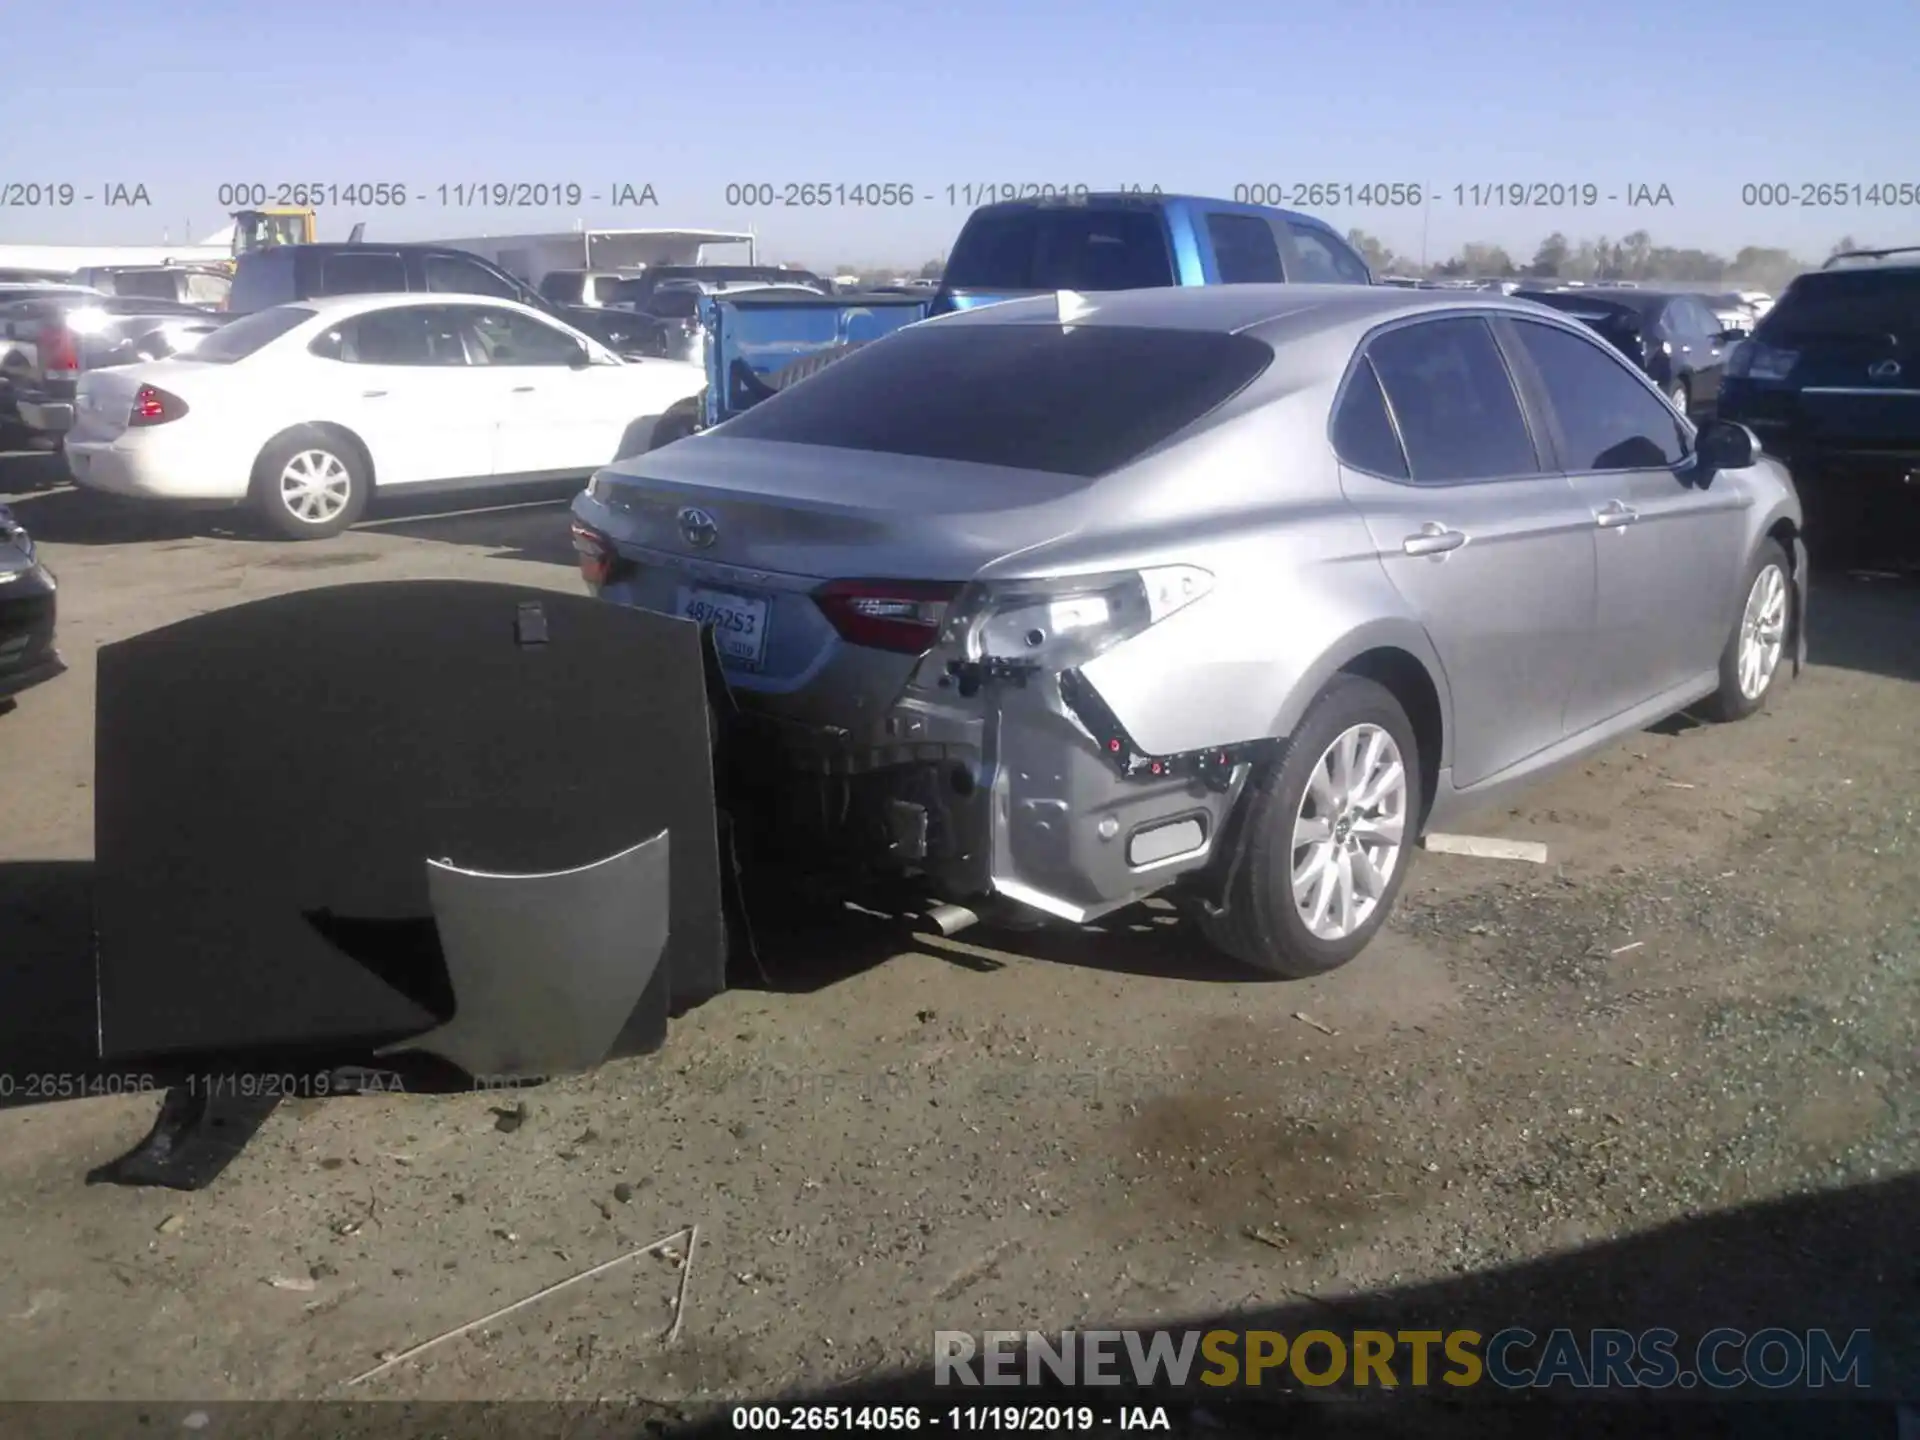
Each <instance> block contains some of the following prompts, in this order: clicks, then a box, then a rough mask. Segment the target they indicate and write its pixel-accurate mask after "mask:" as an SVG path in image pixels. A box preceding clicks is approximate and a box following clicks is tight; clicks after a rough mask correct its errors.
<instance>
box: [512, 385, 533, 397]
mask: <svg viewBox="0 0 1920 1440" xmlns="http://www.w3.org/2000/svg"><path fill="white" fill-rule="evenodd" d="M513 393H514V394H516V395H531V394H532V393H533V386H531V385H516V386H514V387H513Z"/></svg>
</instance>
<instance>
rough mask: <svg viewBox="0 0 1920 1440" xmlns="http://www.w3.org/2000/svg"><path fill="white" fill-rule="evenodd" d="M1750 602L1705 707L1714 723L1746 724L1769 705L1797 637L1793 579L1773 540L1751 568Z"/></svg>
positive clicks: (1737, 623)
mask: <svg viewBox="0 0 1920 1440" xmlns="http://www.w3.org/2000/svg"><path fill="white" fill-rule="evenodd" d="M1745 594H1746V599H1745V601H1744V602H1743V603H1742V604H1741V607H1740V618H1739V619H1738V620H1736V621H1735V622H1734V626H1733V634H1731V635H1729V636H1728V637H1727V646H1726V649H1724V650H1722V651H1721V652H1720V688H1719V689H1718V690H1716V691H1714V693H1713V695H1712V697H1711V698H1710V699H1709V700H1708V701H1707V704H1706V706H1705V708H1706V710H1707V712H1708V714H1709V715H1711V716H1712V717H1713V718H1714V719H1716V720H1744V719H1746V718H1747V716H1749V715H1751V714H1753V713H1754V712H1755V711H1757V710H1759V709H1760V708H1761V707H1762V706H1764V705H1765V704H1766V703H1767V697H1768V696H1769V695H1771V694H1772V693H1773V686H1774V682H1775V681H1777V680H1778V679H1779V678H1780V662H1781V661H1782V660H1783V659H1785V658H1786V653H1787V644H1788V641H1789V639H1790V638H1791V637H1792V635H1793V620H1794V615H1793V576H1792V572H1791V570H1790V569H1789V568H1788V564H1787V552H1786V551H1785V550H1784V549H1782V548H1781V546H1780V543H1779V542H1778V541H1777V540H1769V541H1767V542H1766V543H1765V544H1763V545H1762V546H1761V547H1760V551H1759V553H1758V554H1757V555H1755V556H1754V557H1753V561H1752V563H1750V564H1749V565H1748V566H1747V585H1746V591H1745Z"/></svg>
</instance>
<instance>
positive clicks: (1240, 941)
mask: <svg viewBox="0 0 1920 1440" xmlns="http://www.w3.org/2000/svg"><path fill="white" fill-rule="evenodd" d="M1420 765H1421V758H1420V753H1419V750H1418V747H1417V746H1416V745H1415V743H1414V737H1413V726H1412V724H1411V723H1410V722H1409V721H1408V719H1407V713H1406V711H1405V710H1404V709H1403V708H1402V707H1401V705H1400V702H1399V701H1398V700H1396V699H1395V698H1394V696H1393V693H1392V692H1391V691H1389V690H1388V689H1387V688H1386V687H1385V686H1383V685H1380V684H1379V683H1377V682H1376V681H1373V680H1368V679H1364V678H1363V677H1361V676H1358V675H1340V676H1336V677H1335V678H1334V680H1333V682H1332V683H1331V684H1329V685H1328V686H1327V688H1326V689H1325V690H1323V691H1322V692H1321V693H1320V696H1319V698H1317V699H1316V700H1315V701H1314V702H1313V704H1312V705H1311V706H1310V707H1309V708H1308V710H1307V713H1306V715H1305V716H1304V717H1303V718H1302V720H1301V722H1300V724H1299V726H1298V727H1297V728H1296V729H1295V731H1294V734H1293V737H1292V739H1291V740H1290V741H1289V742H1288V743H1287V747H1286V750H1285V751H1284V752H1283V754H1282V755H1281V757H1280V759H1279V761H1278V762H1277V763H1276V764H1274V765H1273V766H1272V767H1270V768H1269V769H1268V770H1266V771H1265V773H1264V774H1261V775H1260V776H1259V777H1258V778H1257V779H1256V781H1255V782H1254V788H1253V790H1252V792H1251V793H1250V794H1248V795H1247V796H1246V797H1245V802H1244V803H1246V804H1247V805H1248V806H1249V807H1250V808H1249V809H1248V811H1247V813H1246V816H1245V824H1244V826H1243V829H1242V831H1241V840H1240V844H1241V846H1242V850H1241V853H1240V855H1239V856H1238V857H1235V858H1237V860H1238V868H1237V871H1236V872H1235V875H1234V880H1233V883H1232V885H1231V886H1230V887H1229V890H1228V894H1227V895H1226V897H1225V900H1226V905H1225V909H1224V913H1222V914H1219V915H1208V916H1203V917H1202V920H1201V925H1202V928H1203V930H1204V932H1205V934H1206V936H1207V939H1208V940H1209V941H1210V942H1211V943H1212V944H1213V945H1214V947H1215V948H1216V949H1219V950H1221V951H1222V952H1224V953H1225V954H1227V955H1230V956H1232V957H1233V958H1234V959H1236V960H1239V961H1241V962H1242V963H1243V964H1246V965H1249V966H1251V967H1253V968H1254V969H1257V970H1261V971H1264V972H1266V973H1267V974H1269V975H1277V976H1282V977H1285V978H1289V979H1294V978H1303V977H1305V976H1309V975H1319V974H1323V973H1324V972H1326V971H1328V970H1332V969H1335V968H1336V967H1338V966H1341V965H1344V964H1346V963H1347V962H1348V961H1349V960H1351V959H1353V957H1354V956H1356V955H1358V954H1359V953H1360V952H1361V951H1362V950H1364V949H1366V947H1367V944H1368V943H1369V942H1370V941H1371V940H1372V939H1373V937H1374V935H1375V934H1376V933H1377V932H1378V931H1379V929H1380V927H1381V926H1382V925H1383V924H1385V923H1386V918H1387V914H1388V912H1389V911H1391V910H1392V908H1393V902H1394V900H1395V899H1396V898H1397V897H1398V895H1399V893H1400V885H1401V882H1402V881H1403V880H1404V878H1405V876H1406V871H1407V866H1408V864H1409V863H1410V862H1411V859H1412V850H1413V843H1414V841H1415V839H1416V838H1417V834H1418V830H1419V817H1420V803H1421V802H1420V797H1421V795H1422V793H1423V792H1422V790H1421V782H1420Z"/></svg>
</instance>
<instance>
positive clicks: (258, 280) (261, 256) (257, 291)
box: [227, 250, 302, 314]
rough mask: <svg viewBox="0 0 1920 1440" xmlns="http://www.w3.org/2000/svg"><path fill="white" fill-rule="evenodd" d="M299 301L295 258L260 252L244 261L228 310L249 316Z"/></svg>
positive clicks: (280, 252)
mask: <svg viewBox="0 0 1920 1440" xmlns="http://www.w3.org/2000/svg"><path fill="white" fill-rule="evenodd" d="M300 298H302V297H301V295H300V294H299V291H298V289H297V288H296V287H295V285H294V279H293V256H292V255H291V254H289V253H288V252H286V251H285V250H261V251H256V252H255V253H254V254H252V255H247V256H243V257H242V258H241V260H240V263H239V265H238V267H237V268H236V269H235V271H234V275H233V288H232V289H231V290H230V291H229V292H228V294H227V308H228V309H229V310H234V311H238V312H239V313H241V314H247V313H249V312H251V311H254V310H266V309H269V308H270V307H272V306H275V305H285V304H287V303H288V302H289V301H292V300H298V299H300Z"/></svg>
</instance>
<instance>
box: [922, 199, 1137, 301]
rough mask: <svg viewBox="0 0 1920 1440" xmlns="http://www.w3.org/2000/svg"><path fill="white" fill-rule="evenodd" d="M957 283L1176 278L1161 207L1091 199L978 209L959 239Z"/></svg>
mask: <svg viewBox="0 0 1920 1440" xmlns="http://www.w3.org/2000/svg"><path fill="white" fill-rule="evenodd" d="M946 283H947V284H948V285H949V286H951V287H953V288H954V289H958V290H987V291H994V290H1150V289H1153V288H1155V287H1157V286H1162V285H1171V284H1173V252H1172V250H1171V248H1170V247H1169V245H1168V243H1167V227H1166V222H1165V221H1164V220H1163V219H1162V218H1161V215H1160V212H1159V211H1158V210H1152V209H1145V208H1141V209H1134V208H1125V209H1113V210H1101V209H1097V208H1091V207H1077V206H1076V207H1073V208H1068V209H1059V210H1053V209H1040V208H1018V209H1013V210H999V211H993V210H989V211H978V212H976V213H975V214H974V216H973V218H972V219H970V220H968V221H967V223H966V225H965V227H964V228H963V229H962V230H961V232H960V238H959V239H958V240H956V241H955V242H954V246H953V255H952V257H951V258H950V259H949V260H948V261H947V273H946Z"/></svg>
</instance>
